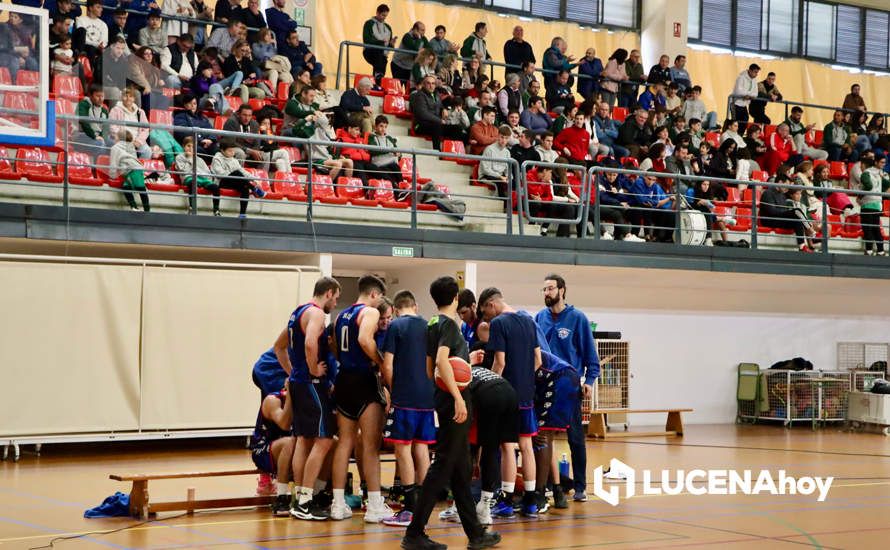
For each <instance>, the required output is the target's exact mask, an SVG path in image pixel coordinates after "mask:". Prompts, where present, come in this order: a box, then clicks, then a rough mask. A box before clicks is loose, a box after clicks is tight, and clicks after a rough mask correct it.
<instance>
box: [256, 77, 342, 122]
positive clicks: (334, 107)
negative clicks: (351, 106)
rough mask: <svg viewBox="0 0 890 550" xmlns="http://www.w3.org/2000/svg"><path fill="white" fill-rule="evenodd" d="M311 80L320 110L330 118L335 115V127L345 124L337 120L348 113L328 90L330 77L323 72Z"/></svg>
mask: <svg viewBox="0 0 890 550" xmlns="http://www.w3.org/2000/svg"><path fill="white" fill-rule="evenodd" d="M310 82H311V86H312V88H314V89H315V102H316V103H317V104H318V110H319V111H321V112H323V113H325V114H326V115H328V118H330V117H331V116H333V121H334V127H335V128H339V127H342V126H343V124H337V122H336V121H338V120H342V121H345V120H346V115H345V114H344V113H343V110H342V109H341V108H340V99H339V98H336V99H335V98H334V94H332V93H330V92H328V84H327V82H328V77H326V76H325V75H323V74H320V75H316V76H313V77H312V79H311V80H310ZM341 97H342V96H341ZM258 122H259V121H258ZM344 124H345V122H344Z"/></svg>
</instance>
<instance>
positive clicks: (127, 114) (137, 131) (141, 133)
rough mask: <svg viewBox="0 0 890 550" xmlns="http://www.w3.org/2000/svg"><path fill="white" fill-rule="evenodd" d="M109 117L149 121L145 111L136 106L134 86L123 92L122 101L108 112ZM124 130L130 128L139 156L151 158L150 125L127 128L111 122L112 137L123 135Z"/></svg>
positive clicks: (142, 121) (129, 120)
mask: <svg viewBox="0 0 890 550" xmlns="http://www.w3.org/2000/svg"><path fill="white" fill-rule="evenodd" d="M108 118H109V119H110V120H120V121H124V122H136V123H142V124H147V123H148V117H147V116H145V111H143V110H142V109H140V108H139V107H138V106H136V94H135V92H133V89H132V88H127V89H126V90H124V91H123V93H122V94H121V101H120V102H118V104H117V105H115V106H114V107H113V108H112V109H111V112H109V113H108ZM123 130H129V132H128V133H129V134H130V141H131V142H132V143H133V147H134V148H135V149H136V152H137V153H138V154H139V158H141V159H147V158H150V157H151V147H149V146H148V127H143V128H139V127H136V126H131V127H129V128H127V127H124V126H123V125H120V124H114V123H111V135H112V137H115V136H121V135H123V134H124V132H123Z"/></svg>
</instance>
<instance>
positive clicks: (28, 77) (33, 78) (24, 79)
mask: <svg viewBox="0 0 890 550" xmlns="http://www.w3.org/2000/svg"><path fill="white" fill-rule="evenodd" d="M15 83H16V84H17V85H18V86H37V84H39V83H40V73H39V72H37V71H22V70H20V71H19V72H17V73H16V75H15Z"/></svg>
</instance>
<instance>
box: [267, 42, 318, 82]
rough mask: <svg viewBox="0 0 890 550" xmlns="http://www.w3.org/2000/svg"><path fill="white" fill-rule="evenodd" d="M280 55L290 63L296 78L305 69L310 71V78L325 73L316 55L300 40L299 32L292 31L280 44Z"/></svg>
mask: <svg viewBox="0 0 890 550" xmlns="http://www.w3.org/2000/svg"><path fill="white" fill-rule="evenodd" d="M278 53H279V54H281V55H283V56H284V57H286V58H287V59H288V61H290V64H291V74H292V75H294V76H295V77H296V76H297V74H298V73H300V72H302V71H303V70H304V69H308V70H309V72H310V76H315V75H319V74H321V73H322V71H323V69H324V68H323V67H322V65H321V63H319V62H318V61H316V59H315V54H313V53H312V52H311V51H309V48H308V47H307V46H306V43H305V42H303V41H302V40H300V34H299V33H298V32H297V31H290V32H289V33H288V34H287V35H286V38H285V40H284V41H282V42H278Z"/></svg>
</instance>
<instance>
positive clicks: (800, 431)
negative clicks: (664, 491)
mask: <svg viewBox="0 0 890 550" xmlns="http://www.w3.org/2000/svg"><path fill="white" fill-rule="evenodd" d="M183 445H184V443H182V442H180V443H174V442H165V443H163V444H151V445H146V444H138V445H137V444H118V445H103V446H100V447H96V446H78V447H73V446H65V445H53V446H48V447H45V448H44V450H43V453H42V456H39V457H37V456H34V455H33V454H29V453H23V455H22V459H21V461H20V462H19V463H17V464H15V463H12V462H11V461H10V462H4V463H2V464H0V472H2V475H0V548H4V549H5V548H32V547H39V546H41V545H46V544H48V543H49V542H50V540H51V539H53V538H54V537H63V536H71V535H78V534H83V533H88V532H89V533H91V534H88V535H86V536H84V537H82V538H78V539H74V540H63V541H57V542H56V543H55V544H56V546H55V547H56V548H62V549H67V548H103V547H105V548H117V549H128V548H150V549H167V548H171V549H172V548H212V549H229V548H258V549H262V548H350V549H356V550H359V549H365V548H367V549H387V548H398V544H399V539H400V537H401V534H402V530H400V529H398V528H389V527H385V526H382V525H373V526H366V525H365V524H363V523H362V521H361V514H356V516H355V517H353V519H352V520H349V521H344V522H325V523H309V522H303V521H297V520H291V519H289V518H273V517H271V515H270V513H269V512H268V510H265V509H263V510H257V509H251V510H228V511H210V512H204V513H201V512H199V513H197V514H195V515H194V516H193V517H172V516H174V515H175V514H162V515H161V517H160V518H159V519H158V520H157V521H153V522H151V523H147V524H139V523H138V522H135V521H133V520H130V519H125V518H121V519H93V520H87V519H84V518H83V511H84V510H85V509H86V508H88V507H91V506H95V505H97V504H99V503H100V502H101V501H102V500H103V499H104V498H105V497H106V496H107V495H109V494H112V493H114V492H115V491H116V490H122V491H125V492H126V491H127V490H128V488H126V487H124V484H121V483H117V482H113V481H111V480H109V479H108V474H109V473H112V472H113V473H139V472H147V473H158V472H166V471H195V470H213V469H237V468H244V467H250V464H251V463H250V460H249V457H248V455H247V452H246V451H244V450H243V449H237V448H236V445H234V444H233V443H232V442H231V441H229V442H227V443H226V444H224V445H221V444H220V443H218V442H217V443H213V442H197V443H195V442H189V443H188V444H187V445H188V449H187V450H183V449H182V446H183ZM97 449H98V450H97ZM588 449H589V455H588V461H589V464H588V469H589V471H592V470H593V469H594V468H595V467H596V466H597V465H599V464H608V462H609V459H611V458H613V457H614V458H618V459H620V460H623V461H624V462H626V463H628V464H630V465H631V466H633V467H635V468H637V469H642V468H652V469H657V470H661V469H664V468H667V469H679V468H683V469H686V470H689V469H693V468H703V469H708V468H715V469H718V468H721V469H739V470H741V469H747V468H750V469H755V470H760V469H769V470H773V471H777V470H779V469H785V470H786V471H787V472H788V474H789V475H795V476H800V475H812V476H835V481H834V484H833V485H832V487H831V492H830V493H829V495H828V498H827V500H826V501H825V502H822V503H819V502H816V497H815V496H800V495H797V496H771V495H759V496H743V495H739V496H730V495H728V496H692V495H688V494H681V495H677V496H638V497H634V498H632V499H629V500H627V501H622V503H621V504H620V505H619V506H618V507H612V506H610V505H608V504H606V503H604V502H602V501H599V500H596V499H592V500H591V501H590V502H587V503H584V504H574V503H573V504H571V505H570V508H569V509H568V510H559V511H553V512H551V513H549V514H547V515H545V516H542V517H541V518H540V519H537V520H521V519H516V520H509V521H505V522H498V523H496V525H495V528H496V529H497V530H498V531H500V532H501V533H502V535H503V542H502V543H501V545H500V547H501V548H505V549H556V548H568V549H583V548H595V547H614V548H647V549H648V548H692V547H695V548H711V547H721V548H733V549H735V548H739V549H742V548H752V549H753V548H757V549H761V548H794V547H799V546H801V545H803V546H811V547H816V548H826V549H829V548H851V549H858V550H859V549H869V548H875V549H878V548H881V549H885V548H888V546H890V543H888V542H887V541H888V540H890V521H888V519H890V438H885V437H884V436H881V435H876V434H851V433H846V432H842V431H839V430H838V429H837V428H832V427H829V428H826V429H824V430H821V431H818V432H815V433H814V432H812V431H811V430H810V427H809V426H803V425H801V426H796V427H794V428H793V429H791V430H786V429H783V428H781V427H775V426H755V427H751V426H733V425H715V426H697V425H692V426H689V427H688V429H687V432H686V436H685V437H684V438H682V439H678V438H639V439H634V438H630V439H627V440H610V441H606V442H602V441H596V442H595V441H589V442H588ZM562 450H563V447H560V449H559V452H562ZM391 476H392V465H389V464H386V465H384V480H391V479H392V477H391ZM187 486H194V487H196V489H197V497H198V498H209V497H214V496H240V495H250V494H252V493H253V490H254V488H255V479H252V478H250V477H239V478H210V479H203V480H175V481H169V482H167V481H161V482H152V484H151V485H150V491H151V497H152V499H153V500H154V499H158V500H174V499H175V500H179V499H181V498H184V497H185V492H186V488H187ZM439 509H441V508H437V512H438V510H439ZM118 529H122V530H121V531H119V532H109V531H112V530H118ZM428 532H429V533H430V535H431V536H432V537H433V538H434V539H436V540H439V541H441V542H445V543H447V544H449V545H450V546H451V547H453V548H462V547H465V544H466V539H465V538H464V535H463V532H462V531H461V529H460V527H459V526H458V525H457V524H444V523H440V522H439V521H438V519H437V518H436V517H435V515H434V519H432V520H431V523H430V526H429V529H428Z"/></svg>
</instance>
